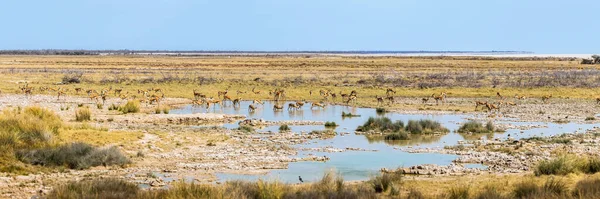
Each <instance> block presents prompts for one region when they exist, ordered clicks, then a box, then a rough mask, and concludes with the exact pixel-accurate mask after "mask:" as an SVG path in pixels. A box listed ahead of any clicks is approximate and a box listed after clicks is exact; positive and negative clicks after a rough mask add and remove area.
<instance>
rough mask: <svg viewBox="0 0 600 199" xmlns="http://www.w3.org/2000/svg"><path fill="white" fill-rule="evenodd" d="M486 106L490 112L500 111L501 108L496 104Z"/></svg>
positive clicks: (486, 104)
mask: <svg viewBox="0 0 600 199" xmlns="http://www.w3.org/2000/svg"><path fill="white" fill-rule="evenodd" d="M485 106H486V107H487V108H488V110H489V111H493V110H494V109H496V110H498V111H500V107H498V106H496V105H495V104H492V103H487V102H486V103H485Z"/></svg>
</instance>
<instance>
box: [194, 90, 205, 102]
mask: <svg viewBox="0 0 600 199" xmlns="http://www.w3.org/2000/svg"><path fill="white" fill-rule="evenodd" d="M193 92H194V99H196V100H197V99H198V98H203V97H202V93H200V92H196V89H194V90H193ZM205 97H206V96H205Z"/></svg>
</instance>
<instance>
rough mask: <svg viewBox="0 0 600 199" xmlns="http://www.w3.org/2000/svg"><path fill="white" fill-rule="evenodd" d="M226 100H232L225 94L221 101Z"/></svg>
mask: <svg viewBox="0 0 600 199" xmlns="http://www.w3.org/2000/svg"><path fill="white" fill-rule="evenodd" d="M226 100H229V101H230V102H233V100H232V99H231V97H229V96H228V95H225V96H224V97H223V103H225V101H226Z"/></svg>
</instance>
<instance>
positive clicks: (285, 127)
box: [279, 124, 291, 131]
mask: <svg viewBox="0 0 600 199" xmlns="http://www.w3.org/2000/svg"><path fill="white" fill-rule="evenodd" d="M289 130H291V129H290V127H289V126H288V125H287V124H284V125H281V126H279V131H289Z"/></svg>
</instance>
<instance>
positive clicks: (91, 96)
mask: <svg viewBox="0 0 600 199" xmlns="http://www.w3.org/2000/svg"><path fill="white" fill-rule="evenodd" d="M88 97H89V98H90V100H95V101H96V103H98V98H99V97H100V95H98V93H94V92H90V94H89V95H88Z"/></svg>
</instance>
